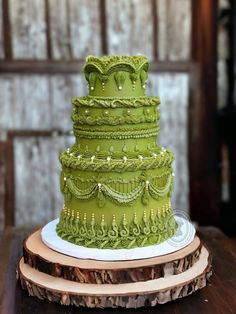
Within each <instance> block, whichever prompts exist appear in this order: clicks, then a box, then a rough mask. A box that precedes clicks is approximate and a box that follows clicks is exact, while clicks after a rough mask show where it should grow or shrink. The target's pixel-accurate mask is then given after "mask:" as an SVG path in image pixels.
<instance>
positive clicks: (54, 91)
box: [50, 75, 87, 131]
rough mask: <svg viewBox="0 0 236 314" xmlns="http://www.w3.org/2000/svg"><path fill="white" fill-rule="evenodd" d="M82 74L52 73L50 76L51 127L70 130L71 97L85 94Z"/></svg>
mask: <svg viewBox="0 0 236 314" xmlns="http://www.w3.org/2000/svg"><path fill="white" fill-rule="evenodd" d="M86 93H87V90H86V82H85V79H84V76H83V75H67V76H65V75H53V76H51V78H50V95H51V108H52V124H51V127H52V128H53V129H60V130H65V131H68V130H72V121H71V111H72V105H71V98H72V97H75V96H83V95H86Z"/></svg>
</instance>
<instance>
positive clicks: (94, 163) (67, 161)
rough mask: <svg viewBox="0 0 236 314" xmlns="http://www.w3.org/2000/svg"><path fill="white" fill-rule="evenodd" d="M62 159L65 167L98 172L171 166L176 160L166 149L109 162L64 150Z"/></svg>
mask: <svg viewBox="0 0 236 314" xmlns="http://www.w3.org/2000/svg"><path fill="white" fill-rule="evenodd" d="M60 161H61V164H62V165H63V166H64V167H66V168H72V169H80V170H91V171H98V172H99V171H103V172H111V171H114V172H128V171H137V170H148V169H155V168H161V167H165V166H170V165H171V163H172V162H173V161H174V155H173V153H171V152H168V151H166V152H165V154H163V155H157V156H154V157H146V158H143V159H141V158H140V159H126V160H125V159H123V160H111V161H110V162H108V161H107V160H103V159H94V160H91V159H86V158H80V159H78V158H77V157H76V156H73V155H72V156H70V155H68V154H67V153H66V152H63V153H62V154H61V155H60Z"/></svg>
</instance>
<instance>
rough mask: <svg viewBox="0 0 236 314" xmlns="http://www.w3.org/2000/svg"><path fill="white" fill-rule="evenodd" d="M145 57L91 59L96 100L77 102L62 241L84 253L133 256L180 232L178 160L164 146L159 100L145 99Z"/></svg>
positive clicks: (67, 156)
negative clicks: (175, 206)
mask: <svg viewBox="0 0 236 314" xmlns="http://www.w3.org/2000/svg"><path fill="white" fill-rule="evenodd" d="M148 67H149V63H148V60H147V58H146V57H144V56H103V57H94V56H89V57H88V58H87V60H86V63H85V66H84V73H85V77H86V80H87V82H88V88H89V94H88V96H85V97H76V98H73V99H72V104H73V112H72V121H73V130H74V135H75V139H76V140H75V144H74V145H73V146H72V147H70V148H68V149H67V150H66V151H64V152H62V153H61V154H60V162H61V165H62V172H61V182H60V185H61V191H62V193H63V195H64V199H65V203H64V206H63V209H62V211H61V215H60V219H59V223H58V224H57V229H56V230H57V234H58V235H59V236H60V237H61V238H62V239H64V240H66V241H69V242H72V243H74V244H77V245H81V246H85V247H91V248H101V249H103V248H104V249H105V248H106V249H107V248H108V249H121V248H122V249H128V248H135V247H144V246H148V245H154V244H159V243H161V242H163V241H165V240H167V239H168V238H170V237H172V236H173V235H174V234H175V232H176V229H177V223H176V222H175V219H174V217H173V211H172V207H171V203H170V197H171V193H172V187H173V178H174V173H173V169H172V166H171V165H172V162H173V160H174V155H173V154H172V153H171V152H170V151H168V150H166V149H164V148H162V147H161V146H160V145H158V143H157V136H158V134H159V118H160V112H159V104H160V100H159V98H158V97H148V96H146V95H145V88H146V83H147V77H148Z"/></svg>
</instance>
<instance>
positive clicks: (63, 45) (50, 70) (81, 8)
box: [0, 0, 193, 228]
mask: <svg viewBox="0 0 236 314" xmlns="http://www.w3.org/2000/svg"><path fill="white" fill-rule="evenodd" d="M191 17H192V13H191V0H168V1H167V0H154V1H153V0H146V1H143V0H130V1H126V0H119V1H116V0H109V1H108V0H107V1H105V0H101V1H99V0H98V1H92V0H35V1H31V0H0V58H1V59H2V61H1V64H0V67H1V68H0V70H1V75H0V95H1V96H0V97H1V98H0V176H1V178H2V180H1V181H0V228H3V226H4V225H6V224H11V223H15V224H16V225H17V226H32V225H36V224H40V223H45V222H47V221H48V220H50V219H52V218H54V217H56V216H58V214H59V211H60V209H61V207H62V204H63V199H62V196H61V195H60V191H59V171H60V165H59V162H58V158H57V156H58V152H59V151H60V150H62V149H65V148H66V147H68V145H71V143H73V137H72V136H71V135H70V131H71V128H72V123H71V121H70V112H71V106H70V99H71V97H72V96H80V95H84V94H86V89H85V80H84V78H83V75H82V73H81V64H82V61H83V59H84V57H85V56H86V55H87V54H96V55H101V54H137V53H142V54H145V55H147V56H148V57H149V58H150V60H151V73H150V77H149V85H148V94H149V95H160V96H161V101H162V105H161V134H160V139H159V140H160V142H161V144H162V145H163V146H165V147H166V148H168V149H170V150H172V151H173V152H174V153H175V154H176V162H175V164H174V167H175V173H176V177H175V188H174V193H173V206H174V207H175V208H177V209H184V210H186V211H187V210H188V209H189V168H188V142H189V141H188V130H189V129H188V124H189V118H188V117H189V106H190V103H189V99H190V93H191V89H190V82H191V80H192V76H193V72H192V66H191V55H190V53H191V49H190V48H191V47H190V46H191V45H190V39H191V23H192V22H191Z"/></svg>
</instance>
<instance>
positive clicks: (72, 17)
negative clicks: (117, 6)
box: [68, 0, 101, 59]
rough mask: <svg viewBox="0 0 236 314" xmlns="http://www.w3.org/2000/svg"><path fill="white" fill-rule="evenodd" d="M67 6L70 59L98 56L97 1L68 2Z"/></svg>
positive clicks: (74, 0) (99, 49)
mask: <svg viewBox="0 0 236 314" xmlns="http://www.w3.org/2000/svg"><path fill="white" fill-rule="evenodd" d="M68 4H69V24H70V34H71V52H72V58H76V59H78V58H80V59H81V58H84V57H86V56H87V55H88V54H94V55H100V54H101V39H100V27H101V26H100V20H99V1H88V0H70V1H69V3H68Z"/></svg>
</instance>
